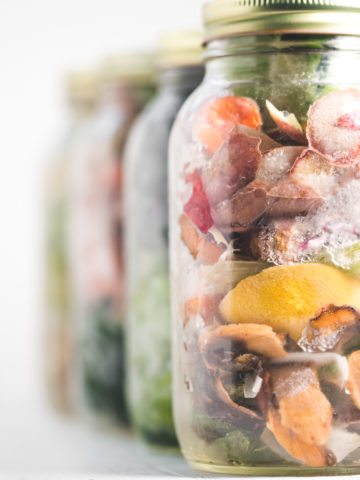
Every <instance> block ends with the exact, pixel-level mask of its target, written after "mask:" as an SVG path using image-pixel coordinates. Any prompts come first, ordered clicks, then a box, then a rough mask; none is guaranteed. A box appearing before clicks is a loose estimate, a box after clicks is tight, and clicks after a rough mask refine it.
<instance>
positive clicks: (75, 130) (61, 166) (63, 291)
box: [44, 71, 98, 413]
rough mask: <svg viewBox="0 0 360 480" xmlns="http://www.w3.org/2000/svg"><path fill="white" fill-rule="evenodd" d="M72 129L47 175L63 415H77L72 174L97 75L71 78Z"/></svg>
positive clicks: (51, 368) (52, 359)
mask: <svg viewBox="0 0 360 480" xmlns="http://www.w3.org/2000/svg"><path fill="white" fill-rule="evenodd" d="M66 95H67V103H68V112H67V118H66V131H65V133H64V135H63V138H62V140H61V141H60V144H59V145H58V147H57V149H56V151H55V154H54V156H53V158H52V162H51V164H50V165H49V167H48V168H47V171H46V176H45V232H44V234H45V245H44V248H45V272H44V273H45V275H44V276H45V279H44V280H45V285H44V287H45V359H44V360H45V362H44V363H45V375H46V385H47V390H48V395H49V399H50V401H51V403H52V405H53V406H54V407H55V408H56V409H57V410H58V411H60V412H63V413H67V412H70V411H71V408H72V401H71V393H70V392H71V388H70V382H71V370H72V363H73V319H72V316H71V310H70V287H69V261H68V256H67V252H66V236H67V235H66V231H67V228H68V171H69V167H70V163H71V161H72V158H73V157H74V152H75V150H76V148H77V145H78V144H79V143H80V142H81V138H82V136H83V135H84V132H85V131H86V128H87V126H88V124H89V119H90V118H91V116H92V114H93V112H94V109H95V107H96V101H97V97H98V82H97V76H96V74H95V73H94V72H85V71H79V72H74V73H72V74H70V75H69V77H68V79H67V85H66Z"/></svg>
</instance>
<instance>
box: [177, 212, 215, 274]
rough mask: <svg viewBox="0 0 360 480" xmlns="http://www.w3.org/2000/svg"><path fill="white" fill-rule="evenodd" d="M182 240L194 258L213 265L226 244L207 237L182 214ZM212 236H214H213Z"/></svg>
mask: <svg viewBox="0 0 360 480" xmlns="http://www.w3.org/2000/svg"><path fill="white" fill-rule="evenodd" d="M179 223H180V228H181V240H182V241H183V242H184V244H185V245H186V246H187V248H188V250H189V252H190V254H191V256H192V257H193V258H194V260H198V261H199V262H200V263H203V264H205V265H213V264H214V263H216V262H217V261H218V260H219V257H220V256H221V255H222V254H223V252H224V250H225V246H224V245H223V244H218V243H215V242H214V241H213V240H212V239H208V240H207V239H205V238H204V237H203V236H201V234H200V232H199V231H198V230H197V229H196V227H195V226H194V225H193V224H192V222H191V221H190V220H189V218H188V217H187V216H186V215H181V217H180V220H179ZM211 238H212V237H211Z"/></svg>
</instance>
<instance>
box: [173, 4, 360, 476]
mask: <svg viewBox="0 0 360 480" xmlns="http://www.w3.org/2000/svg"><path fill="white" fill-rule="evenodd" d="M204 19H205V29H206V35H205V43H206V51H205V63H206V74H205V80H204V82H203V84H202V85H201V86H200V87H199V88H198V89H197V90H196V92H194V94H193V95H192V96H191V98H190V99H189V100H188V101H187V102H186V104H185V105H184V106H183V108H182V109H181V111H180V113H179V116H178V118H177V120H176V122H175V126H174V129H173V132H172V135H171V142H170V143H171V145H170V170H169V171H170V208H171V212H170V218H171V222H170V232H171V235H170V237H171V248H170V251H171V279H172V293H173V296H172V298H173V300H172V303H173V304H172V313H173V321H174V403H175V421H176V428H177V433H178V437H179V441H180V444H181V447H182V450H183V452H184V454H185V457H186V458H187V459H188V461H189V462H190V463H191V464H192V465H194V466H195V467H196V468H199V469H202V470H206V471H211V472H220V473H232V474H254V475H277V474H281V475H284V474H287V473H289V474H294V475H299V474H300V475H310V474H311V475H316V474H346V473H359V472H360V374H359V372H360V278H359V277H360V221H359V219H360V216H359V214H360V207H359V206H360V201H359V200H360V198H358V197H359V192H360V183H359V178H360V76H359V72H360V36H359V35H360V30H359V21H360V5H359V4H358V2H351V1H346V0H345V1H341V0H337V1H324V2H313V1H307V0H294V1H291V2H290V1H285V0H272V1H271V2H270V1H264V2H258V1H255V0H254V1H252V0H247V1H245V0H244V1H237V2H234V1H230V0H215V1H212V2H210V3H208V4H206V5H205V7H204Z"/></svg>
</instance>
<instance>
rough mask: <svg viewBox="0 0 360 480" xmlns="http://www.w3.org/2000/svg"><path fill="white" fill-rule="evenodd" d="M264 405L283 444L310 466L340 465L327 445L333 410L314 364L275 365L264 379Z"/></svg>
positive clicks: (277, 438)
mask: <svg viewBox="0 0 360 480" xmlns="http://www.w3.org/2000/svg"><path fill="white" fill-rule="evenodd" d="M264 385H265V388H264V389H263V392H262V393H263V395H265V398H264V399H263V401H262V408H263V409H265V414H266V415H267V418H268V423H267V426H268V428H269V430H270V431H271V432H272V433H273V434H274V436H275V438H276V440H277V441H278V442H279V444H280V445H281V446H282V447H283V448H284V449H285V450H286V451H287V452H288V453H289V454H290V455H291V456H292V457H294V458H296V459H297V460H300V461H301V462H303V463H305V464H306V465H309V466H327V465H334V464H336V457H335V455H334V453H333V452H332V451H330V450H329V449H328V448H327V447H326V444H327V442H328V440H329V438H330V436H331V422H332V417H333V410H332V407H331V405H330V402H329V400H328V399H327V398H326V396H325V395H324V394H323V392H322V391H321V388H320V383H319V379H318V376H317V372H316V370H315V368H314V367H313V366H312V365H311V364H298V365H294V364H288V365H283V366H277V367H272V368H271V369H270V371H269V374H268V375H267V376H266V378H265V381H264Z"/></svg>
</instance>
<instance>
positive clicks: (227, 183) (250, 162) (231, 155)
mask: <svg viewBox="0 0 360 480" xmlns="http://www.w3.org/2000/svg"><path fill="white" fill-rule="evenodd" d="M260 142H261V140H260V138H256V137H252V136H249V135H246V134H244V133H237V132H236V130H234V132H233V133H232V134H230V136H229V138H228V139H227V140H226V141H225V142H224V143H223V144H222V145H221V147H220V148H219V149H218V150H217V151H216V152H215V154H214V156H213V158H212V160H211V162H209V164H208V165H207V166H206V167H205V168H204V170H203V171H202V175H201V177H202V182H203V185H204V190H205V192H206V195H207V198H208V200H209V203H210V205H216V204H217V203H219V202H221V201H222V200H224V199H226V198H229V197H230V196H231V195H232V194H233V193H235V192H236V191H238V190H239V189H240V188H242V187H244V186H245V185H247V184H248V183H250V182H251V181H252V180H254V178H255V174H256V171H257V169H258V166H259V163H260V160H261V153H260V150H259V145H260Z"/></svg>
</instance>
